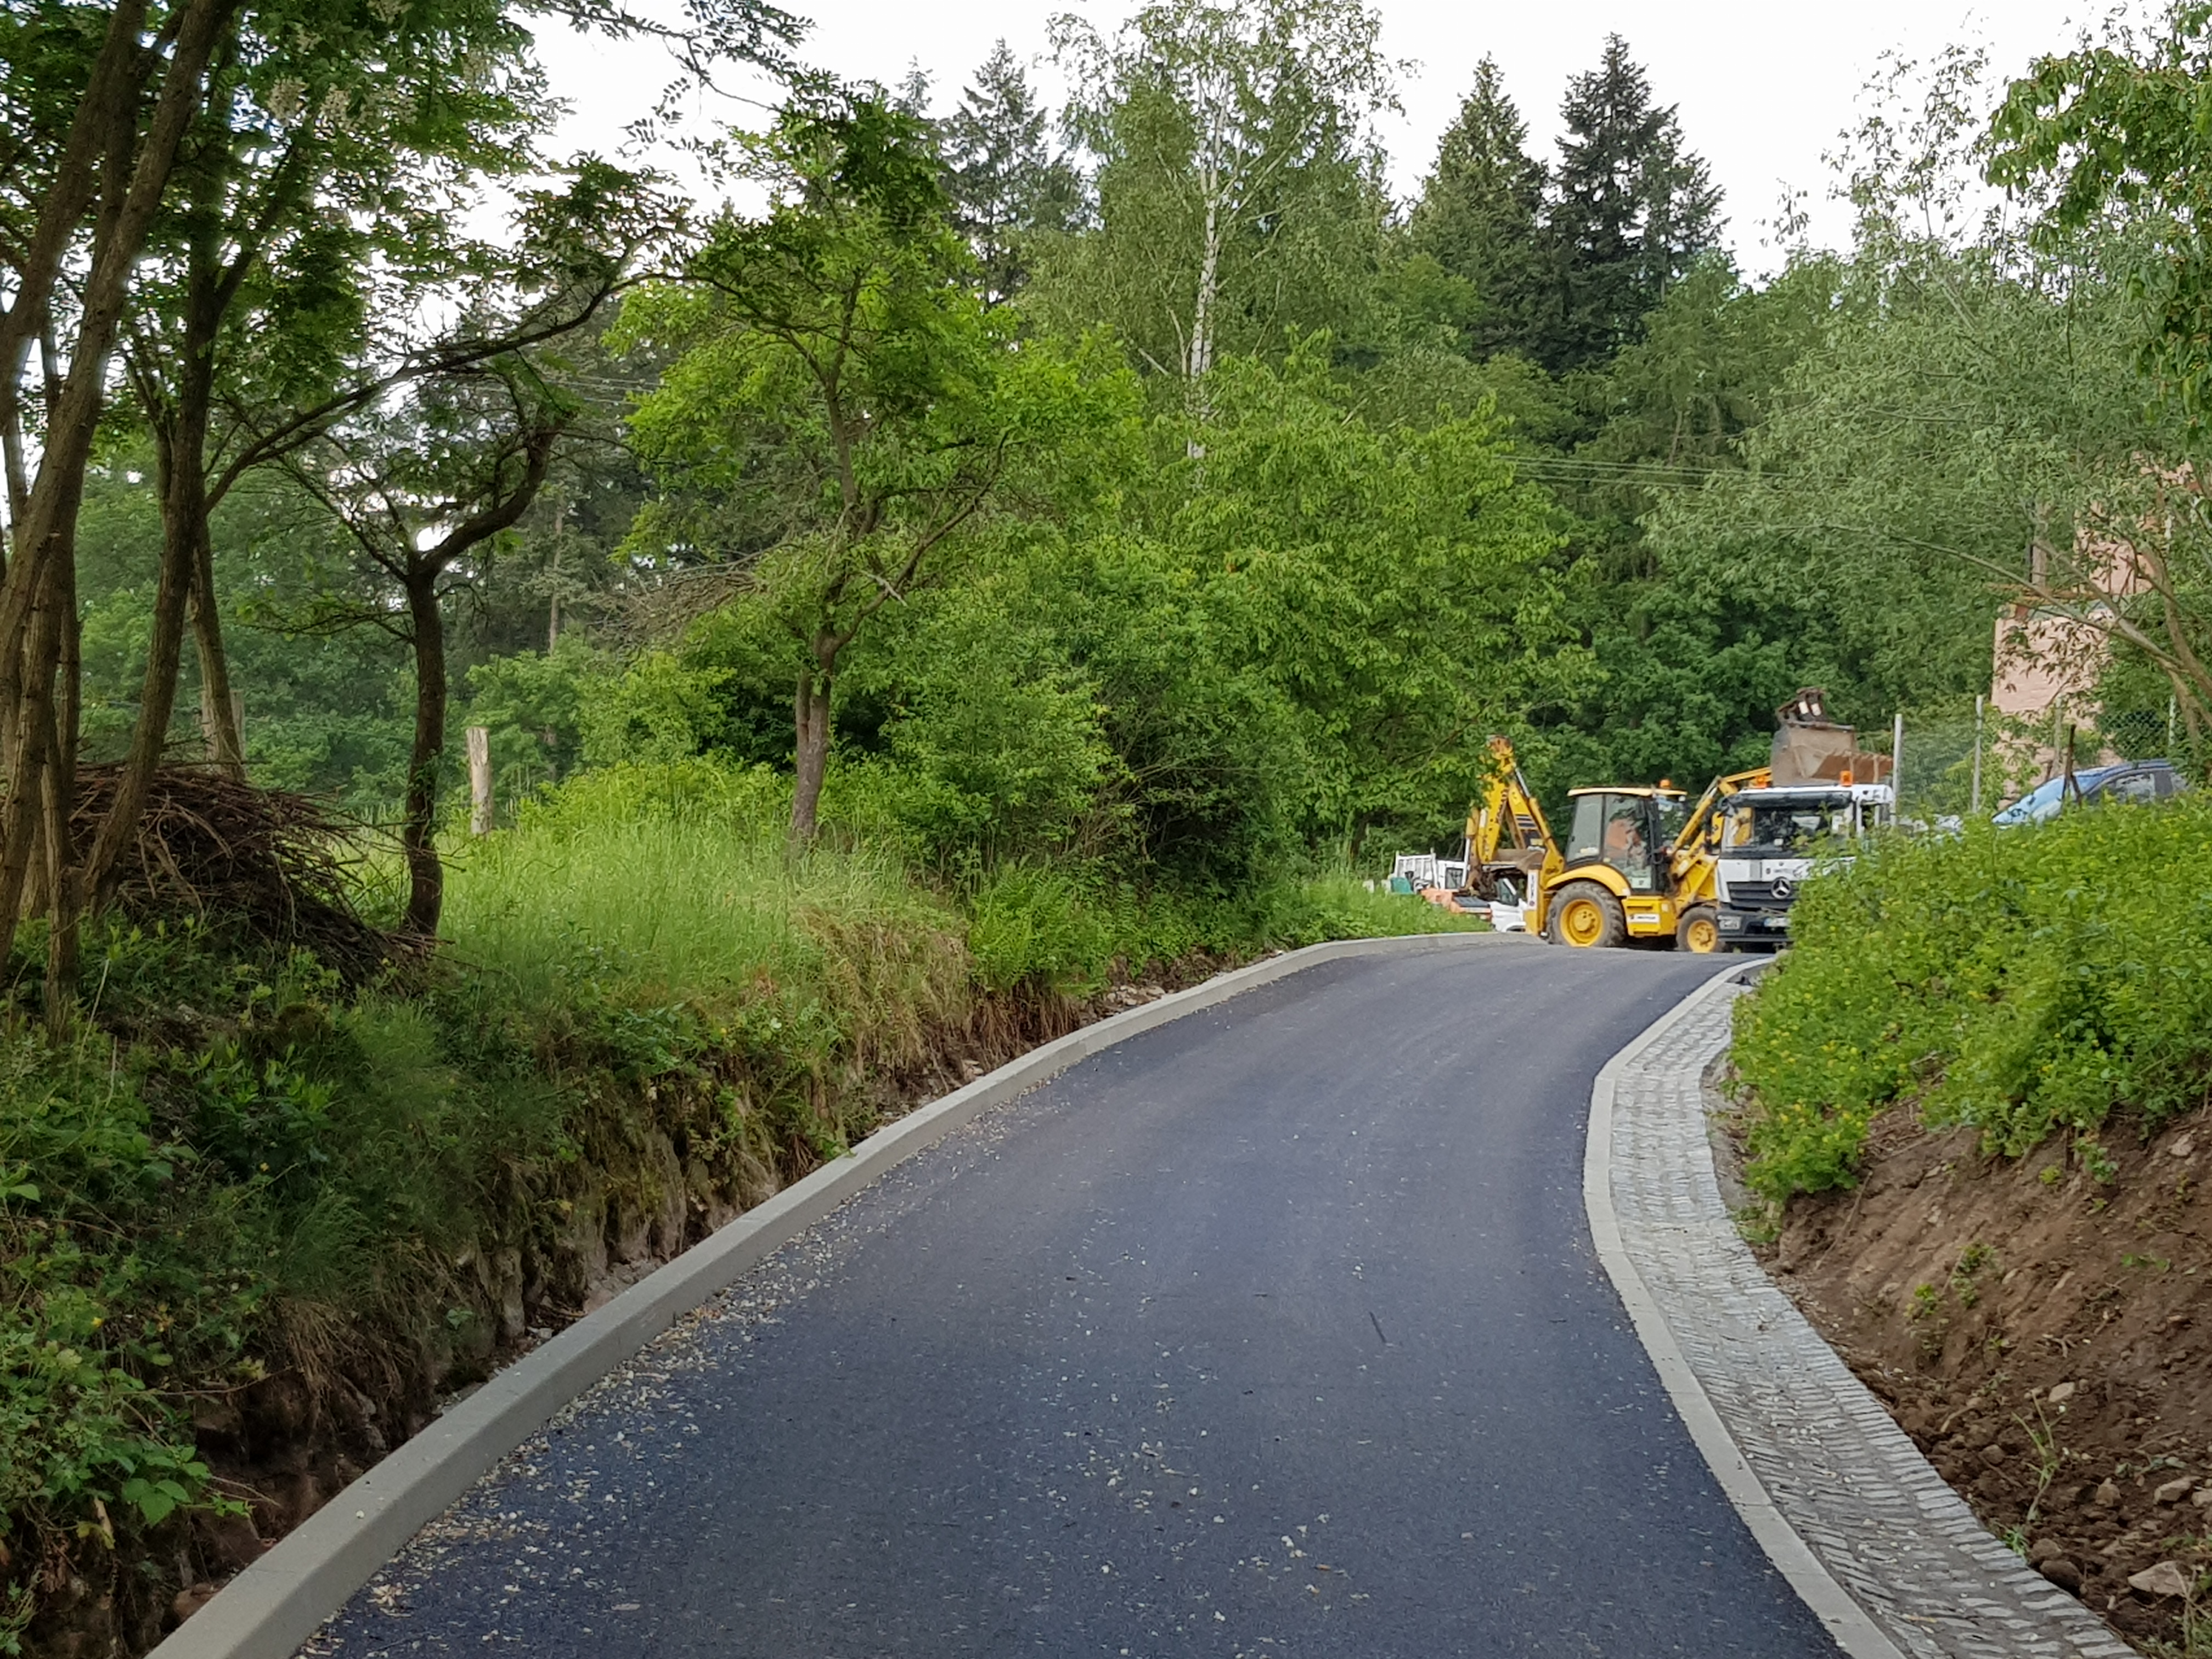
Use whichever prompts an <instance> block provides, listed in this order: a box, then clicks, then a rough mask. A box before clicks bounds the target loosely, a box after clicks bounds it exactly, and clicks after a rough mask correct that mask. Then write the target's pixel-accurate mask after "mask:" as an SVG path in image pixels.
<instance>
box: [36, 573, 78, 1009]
mask: <svg viewBox="0 0 2212 1659" xmlns="http://www.w3.org/2000/svg"><path fill="white" fill-rule="evenodd" d="M54 602H55V614H56V617H58V621H59V623H60V631H61V642H60V649H59V651H58V653H57V656H58V661H57V663H56V665H55V676H54V678H55V681H56V684H57V688H58V690H57V693H56V699H55V703H54V719H53V733H52V750H51V752H49V753H48V755H47V756H46V824H45V826H44V831H43V835H42V837H41V838H42V839H43V840H44V841H45V842H46V907H47V908H46V915H47V927H46V1030H48V1032H49V1033H50V1034H52V1036H53V1037H54V1039H55V1040H56V1041H57V1042H58V1041H60V1040H61V1039H62V1038H63V1037H64V1036H67V1035H68V1034H69V1028H70V1021H71V1018H72V1016H73V1015H74V1014H75V1012H76V989H77V923H78V920H79V918H80V917H81V916H82V914H83V911H84V872H83V871H82V869H81V868H80V867H79V866H78V865H77V861H76V839H75V837H74V836H72V835H71V834H70V814H71V813H72V812H73V811H75V810H76V739H77V726H78V720H79V710H80V708H81V707H82V702H83V695H84V665H83V660H82V655H81V649H80V648H81V647H82V639H81V637H80V633H81V630H80V629H79V626H78V622H77V614H76V557H75V555H74V550H72V554H71V556H70V557H69V558H66V559H64V560H62V561H61V562H59V563H58V564H57V565H56V566H55V567H54Z"/></svg>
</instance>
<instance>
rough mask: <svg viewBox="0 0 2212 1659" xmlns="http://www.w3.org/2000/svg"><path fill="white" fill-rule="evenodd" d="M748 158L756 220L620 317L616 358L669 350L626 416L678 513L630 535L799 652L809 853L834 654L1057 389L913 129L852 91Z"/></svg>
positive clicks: (1060, 417) (796, 709)
mask: <svg viewBox="0 0 2212 1659" xmlns="http://www.w3.org/2000/svg"><path fill="white" fill-rule="evenodd" d="M742 143H743V145H744V153H745V157H746V161H745V170H746V172H747V173H749V174H750V177H751V178H752V179H754V180H756V181H757V183H759V184H760V185H763V186H764V187H765V188H766V189H767V190H768V191H769V194H770V197H771V199H772V205H771V206H770V208H769V211H768V212H767V213H766V214H765V215H763V216H761V217H759V218H757V219H746V218H741V217H739V216H736V215H735V214H730V215H726V216H725V217H723V218H722V219H721V220H720V222H718V223H717V224H716V225H714V228H713V229H712V231H711V233H710V234H709V235H708V238H707V240H706V242H705V245H704V246H702V248H701V249H700V251H699V252H698V253H697V255H696V257H695V258H693V259H692V260H691V261H690V265H689V268H688V270H687V272H686V278H687V280H686V281H685V282H684V283H681V284H671V285H667V286H664V287H659V288H656V289H647V290H645V291H643V292H641V293H640V294H639V295H636V296H635V297H634V298H633V299H632V300H631V301H629V303H628V304H627V305H626V306H625V307H624V308H623V334H624V335H625V336H626V337H628V339H629V341H630V343H633V344H635V345H638V346H644V347H650V348H652V349H655V350H657V351H659V352H662V353H665V354H666V355H668V356H670V357H671V359H672V361H671V362H670V364H669V367H668V369H667V372H666V373H665V375H664V376H663V378H662V380H661V383H660V385H659V388H658V389H656V390H655V391H653V392H651V393H649V394H648V395H647V397H646V398H644V399H643V400H642V401H641V404H639V406H638V409H637V411H636V414H635V417H634V419H633V421H632V431H633V434H634V435H635V439H636V441H638V443H639V444H640V446H641V448H642V449H643V450H644V452H645V453H646V454H647V456H648V457H649V458H650V459H651V460H652V461H653V464H654V465H655V466H656V467H657V468H658V470H659V474H660V477H661V478H662V480H663V482H664V483H665V484H666V485H668V486H670V487H671V500H670V501H666V502H665V503H664V504H663V505H662V507H661V508H660V509H659V511H658V512H648V513H647V514H646V515H645V517H644V518H643V519H642V520H641V523H640V526H639V528H638V529H637V531H635V532H633V540H634V542H639V543H644V544H653V543H658V544H662V545H664V546H687V547H688V548H689V549H690V550H691V554H692V556H696V554H697V551H698V550H699V549H700V548H701V547H702V544H703V545H704V546H705V547H706V548H707V550H708V552H709V554H710V556H718V557H719V558H720V560H721V561H722V562H725V563H726V565H727V566H728V567H729V568H730V569H731V570H732V574H734V575H735V576H736V577H737V579H738V580H737V584H736V586H737V588H738V592H739V594H740V596H741V598H740V602H741V603H744V604H746V605H753V606H756V607H757V608H758V609H760V610H761V611H763V612H765V613H766V615H767V616H768V617H769V618H770V619H772V622H773V624H774V625H775V626H776V627H777V628H778V629H781V631H782V632H783V633H784V634H785V635H786V636H787V638H788V639H789V640H790V641H791V643H792V645H793V647H795V649H794V652H793V660H792V671H793V684H794V691H793V704H792V708H793V766H794V770H795V772H796V782H795V785H794V788H793V800H792V823H791V827H792V833H793V837H794V839H795V840H797V841H799V842H802V843H803V842H806V841H809V840H811V838H812V836H814V833H815V827H816V818H817V806H818V805H819V802H820V799H821V793H822V782H823V774H824V771H825V769H826V767H827V764H828V760H829V737H830V714H831V702H832V697H833V695H834V693H835V691H836V683H837V677H838V674H839V672H840V670H841V668H842V665H843V662H844V659H845V654H846V653H847V652H848V649H850V647H852V645H853V643H854V641H855V639H857V638H859V637H860V635H862V634H863V633H864V632H865V631H866V629H868V627H869V626H870V624H871V623H872V621H873V620H874V618H875V617H877V615H878V613H879V612H881V611H883V609H884V606H886V605H897V604H900V603H902V602H903V601H904V600H905V599H906V598H907V596H908V594H910V593H912V592H914V591H915V589H916V587H917V586H921V585H922V584H925V583H927V582H929V581H931V580H933V579H934V578H935V576H936V574H938V571H939V568H940V567H941V565H942V563H943V562H944V560H945V557H946V556H947V555H948V554H949V552H950V551H951V549H952V547H953V546H954V545H955V544H957V538H958V536H959V535H960V532H962V531H963V529H964V528H966V527H968V526H972V525H974V524H975V523H976V521H977V520H979V519H980V518H981V516H982V515H983V514H984V513H986V512H987V510H988V509H989V508H990V507H991V506H992V504H993V503H994V500H995V499H996V498H998V497H999V495H1000V494H1001V493H1002V491H1003V490H1004V489H1006V488H1007V486H1008V483H1009V476H1010V469H1012V468H1013V467H1014V466H1015V465H1017V464H1018V462H1019V461H1020V460H1021V459H1022V457H1023V454H1024V451H1026V450H1027V449H1029V448H1030V447H1033V446H1038V445H1047V446H1048V445H1049V444H1050V443H1052V442H1053V441H1054V439H1055V436H1056V435H1059V434H1060V431H1061V430H1062V428H1063V427H1064V426H1065V423H1066V416H1067V411H1068V409H1069V407H1070V405H1071V401H1072V400H1071V398H1070V396H1069V389H1070V387H1071V386H1072V385H1073V380H1072V379H1071V378H1070V377H1069V376H1068V375H1066V374H1063V372H1062V370H1061V368H1060V364H1059V362H1058V360H1057V358H1056V357H1055V356H1054V354H1053V353H1052V352H1051V351H1050V350H1048V349H1045V348H1042V347H1038V348H1036V349H1030V350H1024V351H1022V352H1018V353H1017V352H1013V351H1012V350H1010V349H1007V345H1006V339H1005V331H1004V326H1003V325H1002V324H1000V322H999V321H998V320H997V319H995V318H994V315H993V314H992V313H990V312H989V311H988V310H987V307H985V306H984V304H983V301H982V299H981V296H980V295H978V294H977V293H976V291H975V283H974V282H973V277H974V265H973V262H972V260H971V258H970V256H969V252H968V249H967V247H966V246H965V244H964V243H963V240H962V239H961V237H960V234H959V233H958V231H957V228H955V227H954V225H953V222H952V218H951V203H950V202H949V201H948V199H947V198H946V196H945V191H944V188H943V185H942V183H941V181H940V175H939V165H938V158H937V156H936V155H935V154H934V153H933V149H932V146H931V145H930V143H929V142H928V137H927V133H926V132H925V131H923V129H922V128H921V125H920V123H919V122H917V121H916V120H915V118H912V117H911V116H908V115H906V114H904V113H902V112H900V111H898V110H897V109H896V108H894V107H892V106H890V105H888V104H886V103H885V102H884V101H883V100H881V99H880V98H878V97H874V96H869V95H855V96H851V97H846V98H841V99H840V100H837V102H836V103H835V104H834V105H831V106H827V107H823V106H800V105H794V106H790V107H787V109H785V110H784V111H783V112H781V114H780V115H779V116H778V117H777V118H776V119H775V122H774V124H773V125H771V126H770V128H769V131H767V132H766V133H765V134H763V135H761V136H759V137H746V138H744V140H743V141H742Z"/></svg>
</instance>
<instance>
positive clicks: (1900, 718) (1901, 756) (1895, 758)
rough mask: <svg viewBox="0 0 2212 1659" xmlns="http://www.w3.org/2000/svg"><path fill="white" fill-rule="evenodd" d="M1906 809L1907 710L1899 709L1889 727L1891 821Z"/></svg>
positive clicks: (1894, 820)
mask: <svg viewBox="0 0 2212 1659" xmlns="http://www.w3.org/2000/svg"><path fill="white" fill-rule="evenodd" d="M1904 810H1905V711H1904V710H1903V709H1901V708H1900V709H1899V710H1898V711H1897V718H1896V720H1893V721H1892V722H1891V724H1890V728H1889V821H1890V822H1891V823H1896V822H1897V819H1898V815H1899V813H1900V812H1902V811H1904Z"/></svg>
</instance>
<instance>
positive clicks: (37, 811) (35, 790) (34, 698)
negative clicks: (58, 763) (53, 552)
mask: <svg viewBox="0 0 2212 1659" xmlns="http://www.w3.org/2000/svg"><path fill="white" fill-rule="evenodd" d="M21 564H22V562H21V561H19V562H18V564H17V569H18V570H19V571H20V570H21ZM42 574H43V577H44V580H41V581H40V586H39V591H38V592H37V594H36V595H34V596H33V599H32V600H31V603H30V605H29V612H28V615H27V617H26V623H27V627H26V629H25V632H26V635H27V637H26V638H25V640H24V651H23V655H24V658H25V659H27V660H23V661H21V665H20V666H21V678H19V679H18V680H17V682H16V696H15V708H14V709H13V710H12V715H13V718H12V719H11V720H9V730H10V740H9V745H8V746H9V756H10V762H9V774H8V805H7V811H6V813H5V815H4V816H0V962H5V961H6V960H7V959H8V956H9V952H10V951H12V950H13V949H14V948H15V927H16V924H17V923H18V922H19V921H21V917H22V904H23V886H24V883H25V881H26V879H27V878H28V877H29V875H30V872H31V854H32V852H33V848H35V847H36V845H37V843H38V841H39V830H40V826H41V824H42V823H44V821H45V817H46V767H47V763H48V761H49V760H50V759H51V757H52V754H53V749H54V744H53V716H54V706H53V690H54V669H55V665H56V663H57V662H58V659H59V657H60V654H61V626H60V623H61V619H60V617H59V615H58V611H57V608H56V606H55V605H54V603H53V594H52V588H53V562H52V559H51V558H50V559H49V560H48V561H47V563H46V569H45V571H44V572H43V573H42Z"/></svg>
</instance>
